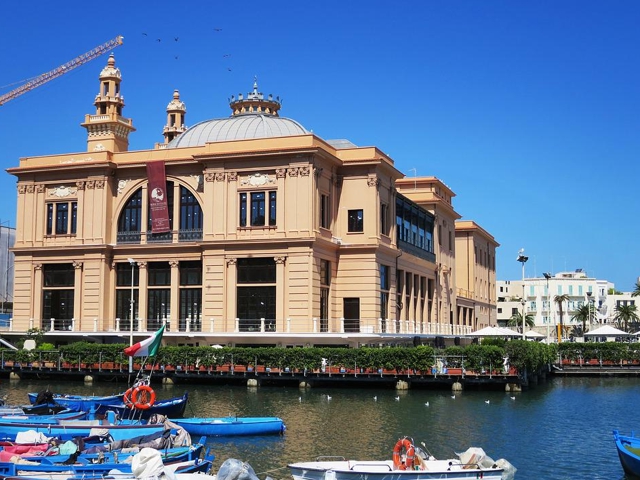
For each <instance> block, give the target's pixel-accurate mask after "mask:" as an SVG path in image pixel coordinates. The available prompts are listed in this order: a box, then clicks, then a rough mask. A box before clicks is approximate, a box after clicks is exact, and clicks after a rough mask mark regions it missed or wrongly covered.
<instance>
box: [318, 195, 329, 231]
mask: <svg viewBox="0 0 640 480" xmlns="http://www.w3.org/2000/svg"><path fill="white" fill-rule="evenodd" d="M330 208H331V207H330V205H329V195H326V194H322V195H320V227H321V228H329V227H330V226H331V216H330Z"/></svg>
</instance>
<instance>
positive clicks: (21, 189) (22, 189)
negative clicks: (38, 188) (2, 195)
mask: <svg viewBox="0 0 640 480" xmlns="http://www.w3.org/2000/svg"><path fill="white" fill-rule="evenodd" d="M26 191H27V186H26V185H18V193H26Z"/></svg>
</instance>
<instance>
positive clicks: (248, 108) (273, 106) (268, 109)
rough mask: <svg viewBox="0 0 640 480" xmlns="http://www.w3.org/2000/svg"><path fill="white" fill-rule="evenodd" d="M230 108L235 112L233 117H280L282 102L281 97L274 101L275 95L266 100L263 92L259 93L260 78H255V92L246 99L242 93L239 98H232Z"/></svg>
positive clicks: (248, 94) (250, 93)
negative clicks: (279, 111)
mask: <svg viewBox="0 0 640 480" xmlns="http://www.w3.org/2000/svg"><path fill="white" fill-rule="evenodd" d="M229 106H230V107H231V111H232V112H233V113H232V114H231V116H236V115H271V116H274V117H277V116H278V110H280V106H281V102H280V97H276V100H274V99H273V95H271V94H269V98H268V99H267V100H265V99H264V95H263V94H262V92H259V91H258V77H257V76H254V77H253V91H251V92H249V93H247V97H246V98H244V97H243V95H242V94H241V93H239V94H238V97H237V98H236V97H234V96H233V95H232V96H231V99H230V101H229Z"/></svg>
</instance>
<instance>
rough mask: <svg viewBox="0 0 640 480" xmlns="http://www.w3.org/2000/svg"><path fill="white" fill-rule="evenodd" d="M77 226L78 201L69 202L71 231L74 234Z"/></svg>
mask: <svg viewBox="0 0 640 480" xmlns="http://www.w3.org/2000/svg"><path fill="white" fill-rule="evenodd" d="M77 227H78V202H71V232H70V233H73V234H75V233H76V229H77Z"/></svg>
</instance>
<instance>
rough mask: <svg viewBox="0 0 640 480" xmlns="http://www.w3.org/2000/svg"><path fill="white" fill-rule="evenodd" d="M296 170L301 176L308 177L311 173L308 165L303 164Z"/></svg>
mask: <svg viewBox="0 0 640 480" xmlns="http://www.w3.org/2000/svg"><path fill="white" fill-rule="evenodd" d="M298 171H299V172H300V176H301V177H308V176H309V174H310V173H311V167H309V165H305V166H304V167H300V168H299V169H298Z"/></svg>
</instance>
